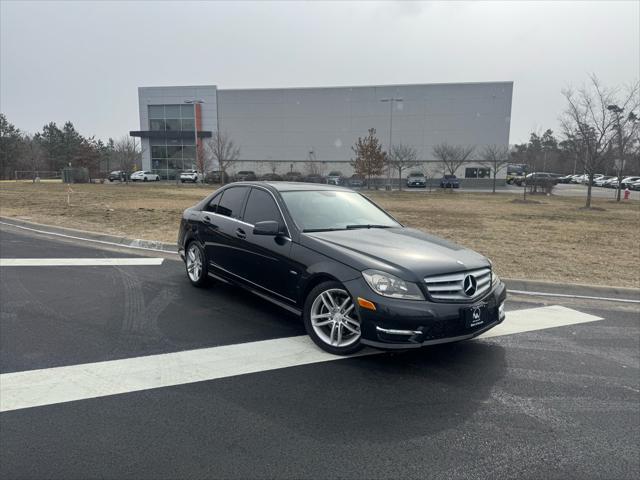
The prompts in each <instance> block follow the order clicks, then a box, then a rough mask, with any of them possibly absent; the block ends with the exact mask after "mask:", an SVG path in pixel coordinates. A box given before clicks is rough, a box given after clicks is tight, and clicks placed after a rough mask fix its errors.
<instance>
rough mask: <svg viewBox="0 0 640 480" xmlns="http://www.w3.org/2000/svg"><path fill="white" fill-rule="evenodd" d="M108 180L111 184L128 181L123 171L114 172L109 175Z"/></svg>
mask: <svg viewBox="0 0 640 480" xmlns="http://www.w3.org/2000/svg"><path fill="white" fill-rule="evenodd" d="M107 178H108V180H109V181H110V182H115V181H116V180H118V181H120V182H124V181H125V180H126V179H127V174H126V173H125V172H124V171H123V170H114V171H113V172H111V173H109V176H108V177H107Z"/></svg>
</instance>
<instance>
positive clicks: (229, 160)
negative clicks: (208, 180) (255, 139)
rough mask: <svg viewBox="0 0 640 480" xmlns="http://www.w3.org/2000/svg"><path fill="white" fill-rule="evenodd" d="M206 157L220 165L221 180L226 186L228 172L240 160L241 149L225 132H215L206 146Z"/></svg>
mask: <svg viewBox="0 0 640 480" xmlns="http://www.w3.org/2000/svg"><path fill="white" fill-rule="evenodd" d="M205 156H207V157H208V158H209V159H210V160H211V161H213V162H215V163H217V164H218V169H219V170H220V178H221V181H222V184H223V185H224V183H225V180H226V178H227V170H228V169H229V168H231V167H232V166H233V165H234V164H235V163H236V162H237V161H238V158H240V147H237V146H236V145H235V143H234V142H233V140H232V139H231V138H230V137H229V135H227V134H226V133H224V132H215V133H214V134H213V136H212V137H211V138H210V139H209V141H207V142H206V144H205Z"/></svg>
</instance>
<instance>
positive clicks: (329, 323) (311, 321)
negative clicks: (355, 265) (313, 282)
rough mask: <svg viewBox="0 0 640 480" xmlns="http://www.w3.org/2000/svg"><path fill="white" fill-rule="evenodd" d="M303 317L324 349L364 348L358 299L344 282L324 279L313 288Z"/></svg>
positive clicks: (352, 350)
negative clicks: (356, 305)
mask: <svg viewBox="0 0 640 480" xmlns="http://www.w3.org/2000/svg"><path fill="white" fill-rule="evenodd" d="M303 318H304V326H305V329H306V330H307V334H308V335H309V336H310V337H311V340H313V342H314V343H315V344H316V345H318V346H319V347H320V348H322V349H323V350H325V351H327V352H329V353H332V354H334V355H349V354H352V353H355V352H357V351H358V350H360V349H361V348H362V344H361V343H360V336H361V334H360V319H359V318H358V314H357V312H356V308H355V303H354V302H353V299H352V298H351V295H350V294H349V292H347V290H346V289H345V288H344V286H343V285H342V284H341V283H340V282H335V281H330V282H324V283H321V284H320V285H318V286H316V287H315V288H314V289H313V290H311V292H310V293H309V295H308V296H307V299H306V301H305V304H304V311H303Z"/></svg>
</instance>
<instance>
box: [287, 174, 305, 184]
mask: <svg viewBox="0 0 640 480" xmlns="http://www.w3.org/2000/svg"><path fill="white" fill-rule="evenodd" d="M283 179H284V180H286V181H287V182H302V181H304V177H303V176H302V173H300V172H287V173H286V174H285V175H284V177H283Z"/></svg>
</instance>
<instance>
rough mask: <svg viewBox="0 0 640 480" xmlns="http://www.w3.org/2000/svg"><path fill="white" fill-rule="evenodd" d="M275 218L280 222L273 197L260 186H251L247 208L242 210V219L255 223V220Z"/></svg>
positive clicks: (278, 211) (261, 220) (262, 220)
mask: <svg viewBox="0 0 640 480" xmlns="http://www.w3.org/2000/svg"><path fill="white" fill-rule="evenodd" d="M265 220H275V221H276V222H280V223H281V224H282V223H283V222H282V217H281V216H280V210H278V206H277V205H276V202H275V201H274V200H273V197H272V196H271V195H270V194H269V193H268V192H265V191H264V190H262V189H260V188H252V189H251V193H250V194H249V200H247V208H245V210H244V221H245V222H247V223H251V224H252V225H255V224H256V223H257V222H264V221H265Z"/></svg>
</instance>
